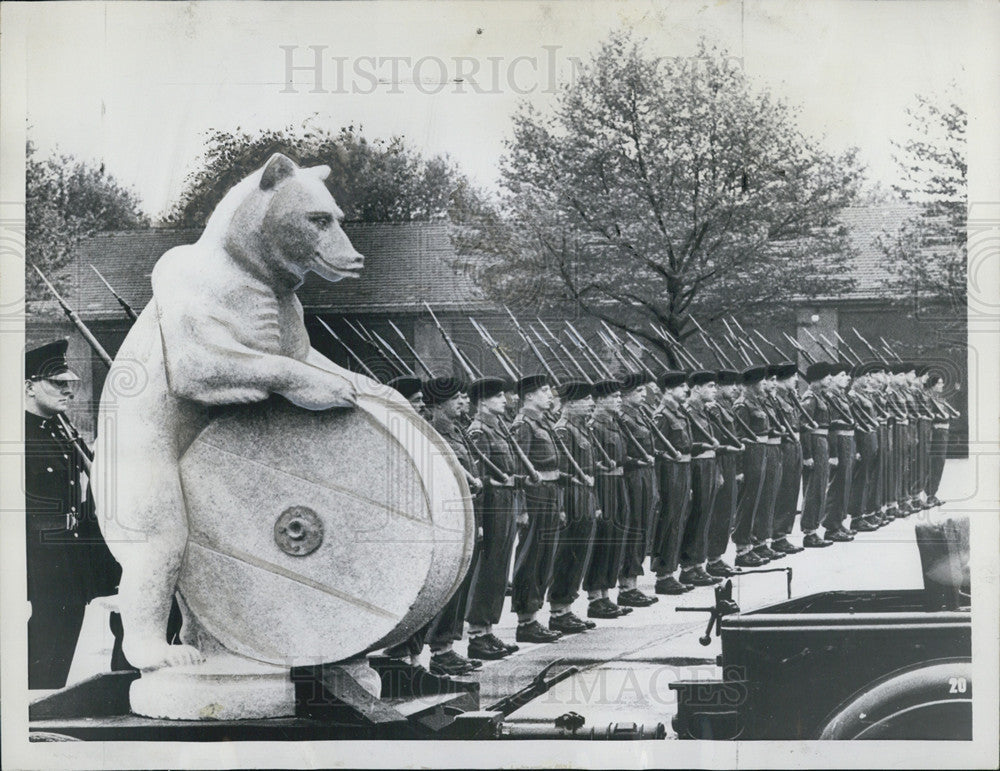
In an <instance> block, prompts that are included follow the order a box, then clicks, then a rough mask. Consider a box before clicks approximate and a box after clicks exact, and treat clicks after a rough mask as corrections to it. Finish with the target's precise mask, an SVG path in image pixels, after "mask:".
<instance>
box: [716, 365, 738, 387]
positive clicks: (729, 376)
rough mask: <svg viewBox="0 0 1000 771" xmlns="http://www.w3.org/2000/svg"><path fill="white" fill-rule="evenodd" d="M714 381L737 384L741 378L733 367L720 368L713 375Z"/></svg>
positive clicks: (721, 383) (720, 383)
mask: <svg viewBox="0 0 1000 771" xmlns="http://www.w3.org/2000/svg"><path fill="white" fill-rule="evenodd" d="M715 382H716V383H718V384H719V385H739V384H740V383H742V382H743V379H742V377H741V376H740V373H739V372H737V371H736V370H735V369H720V370H719V371H718V373H717V374H716V376H715Z"/></svg>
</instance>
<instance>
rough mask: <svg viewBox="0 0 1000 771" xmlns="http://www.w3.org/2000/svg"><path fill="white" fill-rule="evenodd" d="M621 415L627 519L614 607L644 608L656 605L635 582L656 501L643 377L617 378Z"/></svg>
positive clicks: (642, 559)
mask: <svg viewBox="0 0 1000 771" xmlns="http://www.w3.org/2000/svg"><path fill="white" fill-rule="evenodd" d="M620 382H621V384H622V387H621V394H622V411H621V416H620V418H619V419H620V420H621V422H622V425H623V428H622V433H623V434H624V436H625V446H626V448H627V454H626V458H625V489H626V491H627V493H628V501H629V507H628V508H629V518H628V521H627V522H626V524H625V529H626V532H625V558H624V560H623V561H622V568H621V573H620V575H619V577H618V604H619V605H625V606H631V607H636V608H645V607H648V606H650V605H652V604H654V603H656V602H657V601H658V598H656V597H649V596H647V595H646V594H644V593H643V592H641V591H640V590H639V588H638V586H637V578H638V577H639V576H641V575H642V574H643V570H642V563H643V561H644V560H645V559H646V540H647V538H648V536H647V531H648V529H649V521H650V519H652V518H653V516H654V513H653V507H654V506H655V505H656V502H657V499H658V492H657V489H656V469H655V467H654V459H655V454H656V447H655V444H654V441H653V432H652V431H651V430H650V428H649V426H648V424H647V422H646V419H645V415H644V413H643V412H642V410H643V407H644V402H645V399H646V387H645V385H644V382H645V377H644V376H643V375H642V374H640V373H638V372H629V373H626V374H625V375H624V376H622V377H621V378H620Z"/></svg>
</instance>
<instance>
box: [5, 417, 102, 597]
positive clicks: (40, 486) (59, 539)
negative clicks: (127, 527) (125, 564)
mask: <svg viewBox="0 0 1000 771" xmlns="http://www.w3.org/2000/svg"><path fill="white" fill-rule="evenodd" d="M24 452H25V458H24V492H25V531H26V545H27V560H28V565H27V567H28V599H29V600H31V601H32V602H38V601H43V602H44V601H51V600H53V596H54V595H56V594H57V595H58V596H59V597H61V598H65V599H71V601H75V602H80V603H84V604H85V603H87V602H89V601H90V600H92V599H93V598H94V597H100V596H104V595H109V594H114V592H115V589H116V587H117V585H118V580H119V578H120V575H121V568H120V567H119V566H118V563H116V562H115V560H114V558H113V557H112V556H111V553H110V551H108V547H107V545H106V544H105V543H104V539H103V537H102V536H101V531H100V527H99V526H98V523H97V518H96V515H95V512H94V505H93V498H92V497H91V496H90V495H89V493H87V492H85V491H84V484H83V479H82V478H81V474H82V473H83V470H84V468H83V465H82V463H81V462H80V461H79V460H78V458H77V455H76V454H75V453H76V451H75V449H74V448H73V445H72V444H71V443H70V442H69V441H68V440H67V439H65V438H63V434H62V432H61V431H60V429H59V426H58V423H57V421H56V418H48V419H45V418H42V417H40V416H38V415H35V414H33V413H30V412H25V413H24Z"/></svg>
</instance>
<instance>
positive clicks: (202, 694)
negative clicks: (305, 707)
mask: <svg viewBox="0 0 1000 771" xmlns="http://www.w3.org/2000/svg"><path fill="white" fill-rule="evenodd" d="M129 701H130V704H131V708H132V712H134V713H135V714H137V715H145V716H146V717H154V718H166V719H169V720H241V719H256V718H269V717H287V716H293V715H294V714H295V687H294V685H293V684H292V681H291V679H290V677H289V670H288V669H287V668H285V667H277V666H271V665H269V664H261V663H259V662H256V661H251V660H250V659H246V658H243V657H241V656H232V655H224V654H223V655H216V656H212V657H211V658H209V659H208V660H207V661H205V662H204V663H203V664H195V665H192V666H184V667H165V668H164V669H158V670H154V671H150V672H143V674H142V677H140V678H139V679H138V680H136V681H135V682H134V683H132V686H131V690H130V692H129Z"/></svg>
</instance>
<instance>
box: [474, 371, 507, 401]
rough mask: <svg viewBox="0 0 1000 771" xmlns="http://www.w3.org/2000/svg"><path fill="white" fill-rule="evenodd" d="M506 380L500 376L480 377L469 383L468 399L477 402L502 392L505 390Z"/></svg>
mask: <svg viewBox="0 0 1000 771" xmlns="http://www.w3.org/2000/svg"><path fill="white" fill-rule="evenodd" d="M506 387H507V381H506V380H504V379H503V378H502V377H481V378H479V379H478V380H473V381H472V382H471V383H470V384H469V401H472V402H479V401H482V400H483V399H489V398H490V397H493V396H496V395H497V394H502V393H503V392H504V390H506Z"/></svg>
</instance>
